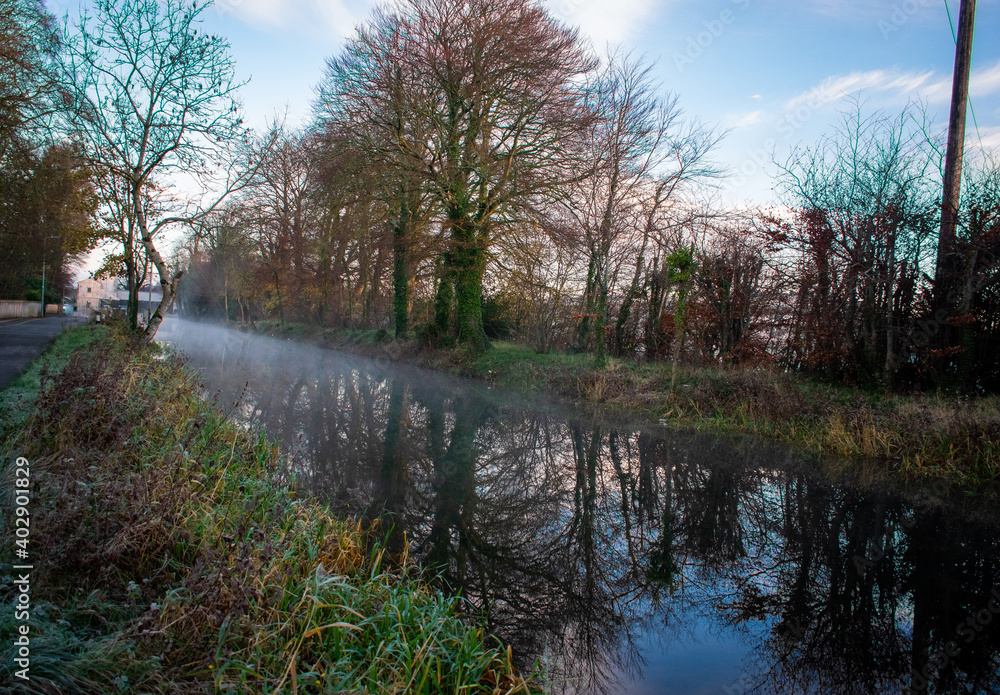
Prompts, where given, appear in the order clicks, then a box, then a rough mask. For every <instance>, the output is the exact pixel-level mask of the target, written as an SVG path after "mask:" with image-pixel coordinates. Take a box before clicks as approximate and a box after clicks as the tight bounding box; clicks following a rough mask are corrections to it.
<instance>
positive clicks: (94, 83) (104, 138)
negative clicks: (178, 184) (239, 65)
mask: <svg viewBox="0 0 1000 695" xmlns="http://www.w3.org/2000/svg"><path fill="white" fill-rule="evenodd" d="M208 7H209V4H202V5H199V4H197V3H195V2H192V3H190V4H188V3H187V2H185V1H184V0H166V2H164V3H160V2H157V0H125V1H124V2H113V1H111V0H99V1H98V2H96V3H95V5H94V14H93V16H91V15H90V14H88V13H86V12H85V13H84V14H83V15H82V16H81V17H80V19H79V20H78V21H77V23H76V24H75V25H74V26H73V27H72V28H70V27H67V29H66V32H65V34H66V41H65V46H64V51H63V54H62V65H61V69H62V80H63V87H64V90H65V93H66V95H67V101H68V103H67V106H68V107H69V118H70V120H71V125H72V128H73V130H74V132H75V134H76V135H77V136H78V137H79V138H80V139H81V141H82V142H83V143H84V146H85V148H86V153H87V156H88V157H89V159H90V161H91V163H92V165H93V166H94V167H95V168H98V169H100V170H101V171H102V172H103V173H104V175H105V176H106V177H107V179H108V181H109V182H110V183H109V188H110V189H114V190H115V191H116V195H120V196H121V200H120V201H118V204H123V205H124V206H125V208H123V209H122V215H123V216H124V220H125V223H126V224H127V225H131V228H132V230H133V232H134V233H133V234H132V235H131V236H130V237H128V238H130V239H132V240H133V243H139V244H141V245H142V248H143V250H144V252H145V255H146V257H147V258H148V259H149V260H150V261H151V262H152V264H153V266H154V267H155V268H156V271H157V274H158V275H159V279H160V286H161V287H162V289H163V299H162V301H161V302H160V304H159V306H158V307H157V309H156V311H155V312H154V313H153V315H152V316H151V317H150V320H149V323H148V325H147V326H146V329H145V333H144V338H145V340H147V341H149V340H152V339H153V337H154V336H155V335H156V331H157V329H158V328H159V325H160V323H161V322H162V321H163V315H164V314H165V313H166V312H167V311H169V309H170V307H171V306H172V305H173V302H174V297H175V296H176V288H177V281H178V279H179V278H180V277H181V275H182V274H183V269H180V268H171V267H169V266H168V265H167V263H166V261H164V259H163V257H162V256H161V255H160V252H159V251H158V250H157V248H156V241H157V235H158V233H159V232H160V231H161V230H162V229H163V228H164V227H166V226H168V225H171V224H192V223H194V222H196V221H197V220H198V219H200V218H202V217H203V216H204V215H205V214H207V213H208V212H210V211H211V210H212V209H214V208H215V207H216V206H217V205H218V204H219V203H220V202H221V200H222V199H223V198H224V197H225V196H226V195H227V194H228V193H229V192H231V191H232V190H234V189H235V188H239V187H240V186H242V185H244V184H245V183H246V181H247V172H246V171H241V170H239V169H238V168H237V169H235V170H234V169H232V168H231V169H230V170H229V171H228V172H227V173H223V174H222V176H223V178H224V179H225V183H223V184H222V185H221V188H222V193H221V194H220V195H218V196H217V197H216V199H215V200H214V202H212V203H211V204H209V205H207V206H204V207H197V206H194V207H192V206H191V205H188V206H178V205H177V203H176V201H174V200H172V199H170V198H169V197H168V196H166V195H162V196H155V197H154V191H161V192H164V193H166V191H167V189H168V187H169V186H170V184H172V183H173V181H171V180H170V177H171V176H176V175H180V174H182V173H183V174H185V175H192V176H194V177H195V178H196V180H198V181H199V182H200V183H202V184H203V185H204V186H206V187H208V186H211V185H212V182H213V176H218V175H219V171H220V168H222V167H224V165H226V164H229V162H226V161H225V160H226V156H227V154H228V153H227V151H226V148H227V147H228V146H230V145H232V144H233V143H239V142H241V140H242V138H244V137H245V131H244V129H243V128H242V125H241V124H242V120H241V119H240V116H239V109H238V104H237V102H236V100H235V95H236V90H237V88H238V87H239V85H238V84H237V83H235V82H234V78H233V60H232V58H231V56H230V54H229V46H228V44H227V43H226V42H225V40H223V39H222V38H221V37H219V36H214V35H210V34H205V33H199V31H198V28H197V26H198V24H199V23H200V21H201V16H202V14H203V13H204V12H205V11H206V10H207V9H208ZM216 185H218V183H217V182H216ZM154 201H155V202H154ZM125 209H127V212H125ZM133 254H134V249H125V255H126V256H129V255H133ZM129 291H130V292H136V291H137V286H135V287H130V288H129ZM133 320H134V319H133Z"/></svg>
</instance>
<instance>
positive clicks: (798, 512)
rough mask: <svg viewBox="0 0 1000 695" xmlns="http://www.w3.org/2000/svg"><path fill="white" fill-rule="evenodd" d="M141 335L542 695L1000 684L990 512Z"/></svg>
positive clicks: (690, 444)
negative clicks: (371, 529)
mask: <svg viewBox="0 0 1000 695" xmlns="http://www.w3.org/2000/svg"><path fill="white" fill-rule="evenodd" d="M159 339H160V340H161V341H163V342H167V343H170V344H172V345H173V346H174V347H175V348H176V349H177V350H179V351H180V352H182V353H184V354H185V355H187V356H188V358H189V359H190V362H191V364H192V365H193V366H195V367H197V368H199V369H200V370H201V371H202V374H203V378H204V383H205V391H206V395H207V397H210V398H211V397H215V398H217V399H218V402H219V404H220V406H221V407H223V408H224V409H226V410H228V411H229V412H230V413H231V414H232V415H233V416H234V417H237V418H239V419H241V420H242V421H244V422H245V423H247V424H248V426H250V427H254V428H260V429H263V430H265V431H266V432H267V434H268V436H269V437H270V438H272V439H274V440H280V441H281V442H282V446H283V447H284V448H285V449H286V451H287V452H288V457H289V467H290V469H291V471H292V472H294V473H295V475H296V480H297V482H298V484H299V485H300V487H301V488H302V489H303V491H305V492H308V493H311V494H313V495H315V496H316V497H317V498H318V499H320V500H323V501H325V502H327V503H329V504H331V505H332V506H334V508H335V509H337V510H340V511H343V512H345V513H350V514H358V515H365V516H368V517H372V518H376V517H383V518H384V523H383V528H384V529H386V533H387V534H388V540H387V542H388V544H389V546H390V548H391V549H392V550H393V551H396V552H398V551H400V550H402V548H403V544H404V543H406V544H408V545H409V550H410V552H411V554H412V555H414V556H416V557H417V558H419V559H420V560H421V562H422V563H424V564H425V566H427V567H428V568H433V571H435V572H440V575H441V581H442V585H443V586H444V587H445V588H446V589H447V590H449V591H454V592H459V591H460V592H461V593H462V595H463V596H465V597H467V598H468V599H469V600H470V602H471V604H472V607H473V608H474V609H475V610H476V611H478V612H479V613H480V614H481V615H483V616H485V620H486V624H487V627H488V629H489V631H490V632H491V633H493V634H495V635H496V636H498V637H499V638H500V639H502V640H503V641H504V642H505V643H508V644H510V645H512V647H513V650H514V655H515V659H516V661H517V663H518V664H519V666H520V667H521V668H522V669H525V670H530V669H531V668H532V666H533V664H535V663H536V662H538V663H540V664H542V665H543V667H544V675H543V677H542V679H541V681H540V682H541V684H543V685H545V686H546V689H547V690H548V691H549V692H553V693H720V694H721V693H731V694H736V693H750V692H754V693H792V692H794V693H799V692H805V693H813V692H815V693H897V692H906V687H907V685H912V688H913V692H935V693H951V692H963V693H964V692H987V693H992V692H1000V615H998V614H1000V534H998V524H997V523H996V521H995V520H993V519H990V518H984V516H983V515H977V516H976V518H972V517H971V516H969V515H966V514H963V513H962V512H961V511H960V510H958V509H955V508H950V507H946V506H943V505H941V504H937V503H936V502H933V501H932V500H930V499H929V498H926V497H921V496H908V495H904V494H902V493H897V492H893V491H892V490H885V489H879V490H866V489H864V488H862V487H860V486H856V485H840V486H836V485H831V484H829V483H828V482H825V481H823V480H820V479H818V478H816V477H814V476H811V475H810V474H809V473H808V471H809V461H808V460H807V459H805V458H803V457H801V456H799V455H797V454H796V453H794V452H793V451H791V450H789V449H788V448H785V447H782V446H777V445H774V444H771V443H767V442H763V441H755V440H752V439H747V438H727V437H717V436H713V435H706V434H692V433H682V432H676V431H672V430H669V429H665V428H661V427H654V426H651V425H646V424H642V423H636V422H626V421H621V422H618V421H612V420H607V419H602V418H600V417H595V416H593V415H590V414H583V413H576V412H572V411H571V410H570V409H568V408H565V407H562V406H559V405H555V404H550V403H546V402H544V401H541V400H538V399H532V398H528V397H523V396H515V395H512V394H506V393H503V392H501V391H497V390H493V389H487V388H486V387H484V386H481V385H478V384H472V383H470V382H466V381H463V380H460V379H454V378H449V377H445V376H442V375H440V374H435V373H431V372H426V371H423V370H419V369H414V368H407V367H401V366H398V365H394V364H392V365H390V364H385V363H376V362H373V361H369V360H364V359H360V358H355V357H352V356H347V355H342V354H339V353H336V352H333V351H329V350H323V349H320V348H315V347H311V346H304V345H299V344H295V343H291V342H288V341H282V340H276V339H270V338H263V337H259V336H252V335H247V334H243V333H239V332H236V331H232V330H230V329H227V328H225V327H222V326H216V325H210V324H201V323H193V322H188V321H184V320H177V319H169V320H168V321H167V322H165V324H164V326H163V328H162V329H161V331H160V335H159ZM389 529H391V531H390V530H389ZM994 609H996V610H994ZM913 674H916V675H913Z"/></svg>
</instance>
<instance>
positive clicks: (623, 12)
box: [545, 0, 664, 51]
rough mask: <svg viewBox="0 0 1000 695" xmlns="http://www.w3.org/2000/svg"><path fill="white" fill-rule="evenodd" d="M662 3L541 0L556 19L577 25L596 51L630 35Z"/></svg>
mask: <svg viewBox="0 0 1000 695" xmlns="http://www.w3.org/2000/svg"><path fill="white" fill-rule="evenodd" d="M663 4H664V3H663V2H662V0H615V2H609V1H608V0H545V6H546V7H547V8H548V10H549V12H551V13H552V15H553V16H554V17H555V18H556V19H559V20H560V21H563V22H566V23H567V24H570V25H574V26H578V27H580V32H581V33H582V34H583V35H584V36H585V37H587V38H589V39H590V40H591V41H592V42H593V44H594V48H595V49H597V50H598V51H600V50H602V49H603V48H604V46H605V45H606V44H609V43H610V44H617V43H620V42H622V41H624V40H625V39H627V38H630V37H631V36H632V35H633V34H634V32H635V31H636V30H637V29H638V28H639V27H640V26H641V24H642V23H643V20H644V19H647V18H649V16H650V15H651V14H652V13H653V11H654V9H660V8H662V6H663Z"/></svg>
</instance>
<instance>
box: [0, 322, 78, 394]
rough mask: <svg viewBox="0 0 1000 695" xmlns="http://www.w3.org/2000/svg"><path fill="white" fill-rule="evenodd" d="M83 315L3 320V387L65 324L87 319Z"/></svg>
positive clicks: (0, 370) (0, 340)
mask: <svg viewBox="0 0 1000 695" xmlns="http://www.w3.org/2000/svg"><path fill="white" fill-rule="evenodd" d="M86 320H87V319H86V318H84V317H82V316H47V317H45V318H44V319H4V320H2V321H0V390H3V389H5V388H7V384H9V383H10V382H12V381H13V380H14V379H16V378H17V377H18V376H19V375H20V374H21V372H23V371H24V370H25V368H26V367H27V366H28V365H29V364H31V363H32V362H33V361H34V359H35V358H36V357H38V356H39V355H40V354H42V351H43V350H45V348H47V347H48V346H49V343H51V342H52V340H53V339H54V338H55V337H56V336H57V335H59V333H60V332H61V331H62V330H63V327H64V326H72V325H76V324H78V323H85V322H86Z"/></svg>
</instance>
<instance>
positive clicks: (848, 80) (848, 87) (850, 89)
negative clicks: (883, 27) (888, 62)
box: [787, 69, 934, 111]
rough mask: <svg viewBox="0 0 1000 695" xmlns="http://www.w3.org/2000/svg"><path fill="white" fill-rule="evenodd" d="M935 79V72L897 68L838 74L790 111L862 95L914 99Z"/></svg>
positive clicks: (801, 97)
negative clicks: (853, 95) (900, 70)
mask: <svg viewBox="0 0 1000 695" xmlns="http://www.w3.org/2000/svg"><path fill="white" fill-rule="evenodd" d="M933 76H934V73H933V72H899V71H897V70H895V69H893V70H869V71H867V72H852V73H850V74H848V75H834V76H832V77H827V78H826V79H825V80H823V81H822V82H820V83H819V84H818V85H816V86H815V87H813V88H812V89H810V90H808V91H806V92H803V93H802V94H800V95H798V96H797V97H794V98H793V99H791V100H789V102H788V104H787V108H788V110H790V111H794V110H795V109H797V108H799V107H800V106H803V105H813V107H818V106H824V105H826V104H830V103H833V102H835V101H840V100H841V99H843V98H844V97H846V96H849V95H851V94H858V93H861V94H872V93H890V94H892V95H905V96H908V97H913V96H917V95H918V91H919V90H920V89H921V88H922V87H924V86H925V85H927V84H928V83H929V82H930V80H931V78H932V77H933Z"/></svg>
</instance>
